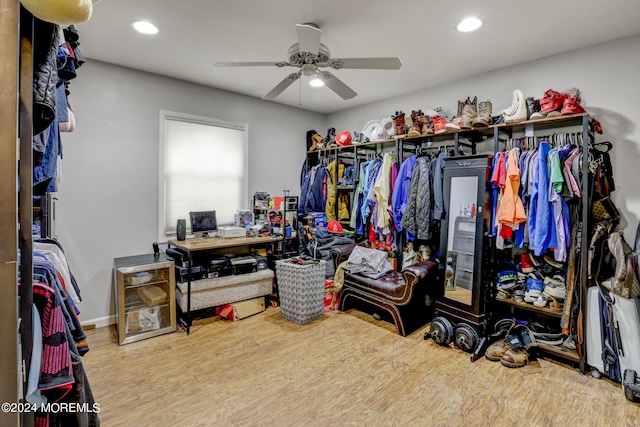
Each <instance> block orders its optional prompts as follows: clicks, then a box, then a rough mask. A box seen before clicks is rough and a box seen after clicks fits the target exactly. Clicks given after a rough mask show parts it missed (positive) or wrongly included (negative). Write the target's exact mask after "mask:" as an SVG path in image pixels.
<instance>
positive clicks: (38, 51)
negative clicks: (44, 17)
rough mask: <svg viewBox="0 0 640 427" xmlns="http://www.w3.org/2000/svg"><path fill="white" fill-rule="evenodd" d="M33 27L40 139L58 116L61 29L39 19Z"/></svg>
mask: <svg viewBox="0 0 640 427" xmlns="http://www.w3.org/2000/svg"><path fill="white" fill-rule="evenodd" d="M33 25H34V31H33V33H34V40H33V134H34V135H37V134H39V133H40V132H42V131H43V130H45V129H47V128H48V127H49V126H50V125H51V124H52V123H53V119H54V118H55V115H56V84H57V83H58V68H57V56H58V45H60V38H59V37H58V35H59V33H60V27H59V26H58V25H55V24H52V23H50V22H45V21H41V20H40V19H38V18H34V20H33ZM34 148H35V147H34ZM40 151H44V150H40Z"/></svg>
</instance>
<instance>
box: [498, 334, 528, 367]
mask: <svg viewBox="0 0 640 427" xmlns="http://www.w3.org/2000/svg"><path fill="white" fill-rule="evenodd" d="M506 341H507V343H508V344H509V349H508V350H507V351H506V352H505V353H504V354H503V355H502V357H501V358H500V363H502V364H503V365H504V366H507V367H509V368H520V367H522V366H524V365H526V364H527V363H529V352H528V350H529V348H531V347H533V346H535V345H536V338H535V336H534V335H533V333H532V332H531V330H530V329H529V328H528V327H527V326H526V325H523V324H517V325H515V326H514V327H513V328H511V329H510V330H509V333H508V334H507V336H506Z"/></svg>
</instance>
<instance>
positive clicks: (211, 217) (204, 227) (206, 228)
mask: <svg viewBox="0 0 640 427" xmlns="http://www.w3.org/2000/svg"><path fill="white" fill-rule="evenodd" d="M189 219H190V220H191V233H193V234H194V235H196V237H207V236H212V235H213V233H212V232H213V231H216V230H218V222H217V221H216V211H200V212H189ZM210 233H211V234H210Z"/></svg>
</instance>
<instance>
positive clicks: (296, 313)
mask: <svg viewBox="0 0 640 427" xmlns="http://www.w3.org/2000/svg"><path fill="white" fill-rule="evenodd" d="M325 263H326V261H324V260H319V261H316V262H314V263H312V264H306V265H301V264H294V263H292V262H291V261H287V260H281V261H276V277H277V279H278V296H279V298H280V311H281V313H282V317H284V318H285V319H287V320H291V321H292V322H295V323H298V324H300V325H303V324H305V323H309V322H311V321H313V320H316V319H319V318H321V317H322V313H323V310H324V275H325V269H326V267H325Z"/></svg>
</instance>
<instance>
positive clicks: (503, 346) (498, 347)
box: [484, 339, 511, 362]
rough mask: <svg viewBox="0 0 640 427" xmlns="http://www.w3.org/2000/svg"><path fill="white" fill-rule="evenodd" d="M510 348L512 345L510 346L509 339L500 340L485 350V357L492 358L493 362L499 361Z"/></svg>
mask: <svg viewBox="0 0 640 427" xmlns="http://www.w3.org/2000/svg"><path fill="white" fill-rule="evenodd" d="M510 348H511V347H509V344H508V343H507V340H505V339H501V340H498V341H496V342H494V343H493V344H491V345H490V346H489V347H487V350H486V351H485V352H484V357H486V358H487V359H489V360H491V361H492V362H498V361H500V359H502V356H504V354H505V353H506V352H507V350H509V349H510Z"/></svg>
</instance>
